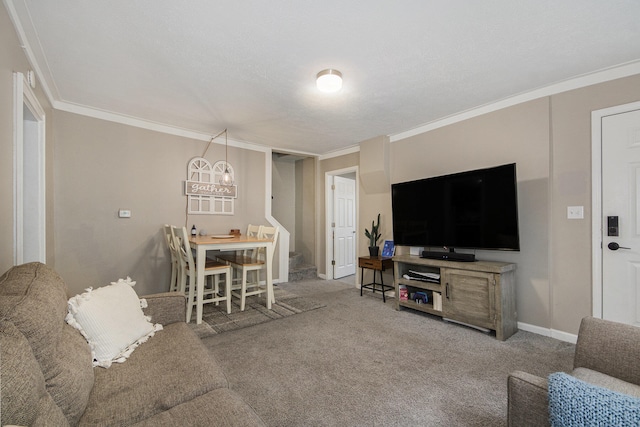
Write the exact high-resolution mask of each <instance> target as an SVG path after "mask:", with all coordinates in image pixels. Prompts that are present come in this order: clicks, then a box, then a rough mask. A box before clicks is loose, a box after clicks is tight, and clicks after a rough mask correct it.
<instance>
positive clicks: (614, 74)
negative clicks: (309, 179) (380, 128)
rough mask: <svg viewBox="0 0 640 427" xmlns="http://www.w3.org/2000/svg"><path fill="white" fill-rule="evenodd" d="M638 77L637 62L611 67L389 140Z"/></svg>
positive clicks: (391, 137) (404, 133)
mask: <svg viewBox="0 0 640 427" xmlns="http://www.w3.org/2000/svg"><path fill="white" fill-rule="evenodd" d="M636 74H640V61H633V62H629V63H626V64H623V65H619V66H616V67H611V68H607V69H604V70H600V71H596V72H594V73H589V74H585V75H582V76H579V77H575V78H571V79H567V80H564V81H561V82H558V83H555V84H552V85H549V86H545V87H542V88H538V89H535V90H532V91H529V92H524V93H520V94H517V95H514V96H510V97H508V98H504V99H502V100H499V101H496V102H491V103H488V104H485V105H481V106H479V107H476V108H471V109H469V110H466V111H462V112H460V113H457V114H453V115H451V116H447V117H443V118H441V119H438V120H434V121H432V122H429V123H425V124H424V125H422V126H418V127H416V128H413V129H410V130H407V131H404V132H400V133H396V134H393V135H389V140H390V141H391V142H397V141H400V140H403V139H406V138H410V137H412V136H415V135H419V134H421V133H425V132H429V131H432V130H434V129H438V128H441V127H444V126H448V125H451V124H454V123H458V122H461V121H463V120H468V119H471V118H473V117H477V116H481V115H483V114H487V113H492V112H494V111H498V110H502V109H503V108H507V107H512V106H514V105H518V104H522V103H524V102H528V101H532V100H534V99H539V98H543V97H546V96H551V95H556V94H559V93H562V92H567V91H570V90H574V89H580V88H583V87H587V86H591V85H594V84H598V83H604V82H607V81H611V80H616V79H620V78H623V77H629V76H633V75H636Z"/></svg>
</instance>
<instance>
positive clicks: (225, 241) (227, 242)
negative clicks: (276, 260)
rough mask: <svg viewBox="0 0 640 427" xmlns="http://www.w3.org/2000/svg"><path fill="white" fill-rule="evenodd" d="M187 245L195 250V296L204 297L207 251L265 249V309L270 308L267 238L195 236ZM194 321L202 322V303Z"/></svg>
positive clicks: (269, 243)
mask: <svg viewBox="0 0 640 427" xmlns="http://www.w3.org/2000/svg"><path fill="white" fill-rule="evenodd" d="M189 246H191V248H192V249H194V250H195V252H196V270H197V271H196V298H198V300H202V298H204V295H203V292H204V279H205V277H204V266H205V263H206V261H207V252H208V251H235V250H243V249H252V248H265V249H266V257H265V259H266V261H265V268H266V282H267V283H266V285H267V309H268V310H271V304H272V303H273V302H275V297H274V295H273V266H272V265H271V261H272V260H273V250H274V242H273V241H272V240H271V239H269V238H258V237H247V236H234V235H223V234H220V235H208V236H195V237H191V238H190V239H189ZM196 323H197V324H200V323H202V304H198V305H197V309H196Z"/></svg>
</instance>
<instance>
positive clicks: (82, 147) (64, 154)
mask: <svg viewBox="0 0 640 427" xmlns="http://www.w3.org/2000/svg"><path fill="white" fill-rule="evenodd" d="M55 121H56V126H55V161H54V165H53V169H54V171H55V190H54V191H55V195H56V198H55V218H56V224H55V233H56V244H55V252H56V254H57V257H56V263H55V268H56V270H57V271H58V272H59V273H60V274H61V275H62V277H63V278H64V279H65V280H66V281H67V284H68V285H69V288H70V290H71V292H72V293H77V292H81V291H82V290H83V289H84V288H87V287H89V286H94V287H97V286H103V285H105V284H108V283H109V282H111V281H114V280H117V279H118V278H120V277H126V276H127V275H128V276H131V277H132V278H133V279H134V280H136V281H137V282H138V284H137V285H136V291H137V292H138V293H139V294H147V293H152V292H159V291H165V290H167V289H168V284H169V263H168V252H167V249H166V247H165V243H164V240H163V235H162V232H161V227H162V225H163V224H165V223H170V224H174V225H184V224H185V215H186V197H185V196H184V195H183V181H184V180H185V179H186V171H187V165H188V162H189V160H190V159H191V158H193V157H197V156H200V155H202V152H203V150H204V149H205V147H206V145H207V142H206V141H196V140H192V139H188V138H181V137H177V136H172V135H167V134H162V133H157V132H152V131H148V130H144V129H140V128H135V127H131V126H126V125H121V124H117V123H111V122H107V121H104V120H98V119H93V118H89V117H84V116H79V115H76V114H71V113H66V112H61V111H56V112H55ZM269 155H270V154H269ZM224 156H225V152H224V146H223V145H219V144H212V145H211V147H210V148H209V151H208V153H207V155H206V158H207V159H208V160H209V161H210V162H211V163H215V162H216V161H218V160H221V159H224ZM229 162H230V163H231V165H232V166H233V167H234V171H235V180H236V184H237V185H238V193H239V197H238V199H237V200H236V206H235V209H236V214H235V215H232V216H229V215H189V216H188V219H187V220H186V224H187V227H188V228H189V229H190V228H191V226H192V225H193V224H195V225H196V227H197V228H198V229H205V230H206V231H207V232H208V233H210V234H211V233H226V232H228V231H229V230H230V229H231V228H241V229H245V228H246V226H247V224H249V223H254V224H265V223H266V220H265V216H264V212H265V190H264V189H265V184H264V182H265V181H264V176H265V153H263V152H258V151H250V150H244V149H238V148H234V147H231V146H230V147H229ZM120 208H123V209H130V210H131V212H132V216H131V218H130V219H120V218H118V215H117V213H118V209H120ZM277 267H278V264H277V259H276V260H275V261H274V277H276V278H277V277H278V268H277Z"/></svg>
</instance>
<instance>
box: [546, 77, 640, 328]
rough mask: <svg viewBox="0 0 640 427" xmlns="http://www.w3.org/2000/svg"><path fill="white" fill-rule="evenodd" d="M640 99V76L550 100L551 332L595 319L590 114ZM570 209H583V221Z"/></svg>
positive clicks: (556, 96) (561, 95)
mask: <svg viewBox="0 0 640 427" xmlns="http://www.w3.org/2000/svg"><path fill="white" fill-rule="evenodd" d="M638 100H640V75H636V76H632V77H627V78H624V79H619V80H614V81H611V82H607V83H602V84H598V85H594V86H590V87H587V88H582V89H577V90H573V91H570V92H566V93H562V94H558V95H555V96H553V97H551V111H552V117H553V128H552V138H553V147H552V159H553V162H552V182H553V188H552V214H551V215H552V216H551V223H552V236H553V238H552V245H551V248H550V250H551V252H552V253H553V257H552V270H551V271H552V274H551V281H552V283H554V286H553V295H552V304H553V308H552V313H553V319H552V322H553V327H554V328H556V329H560V330H566V331H569V332H573V333H576V332H577V330H578V323H579V321H580V319H581V318H582V317H584V316H587V315H591V314H592V290H591V285H592V281H591V276H592V271H591V268H592V267H591V262H592V260H591V250H592V245H591V238H592V237H591V218H592V212H591V179H592V177H591V112H592V111H594V110H600V109H603V108H608V107H612V106H615V105H621V104H627V103H630V102H635V101H638ZM567 206H584V207H585V219H584V220H583V221H576V220H567Z"/></svg>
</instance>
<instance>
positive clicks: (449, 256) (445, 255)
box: [420, 251, 476, 262]
mask: <svg viewBox="0 0 640 427" xmlns="http://www.w3.org/2000/svg"><path fill="white" fill-rule="evenodd" d="M420 257H421V258H429V259H441V260H444V261H460V262H473V261H475V260H476V256H475V255H474V254H464V253H461V252H443V251H422V253H421V254H420Z"/></svg>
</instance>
